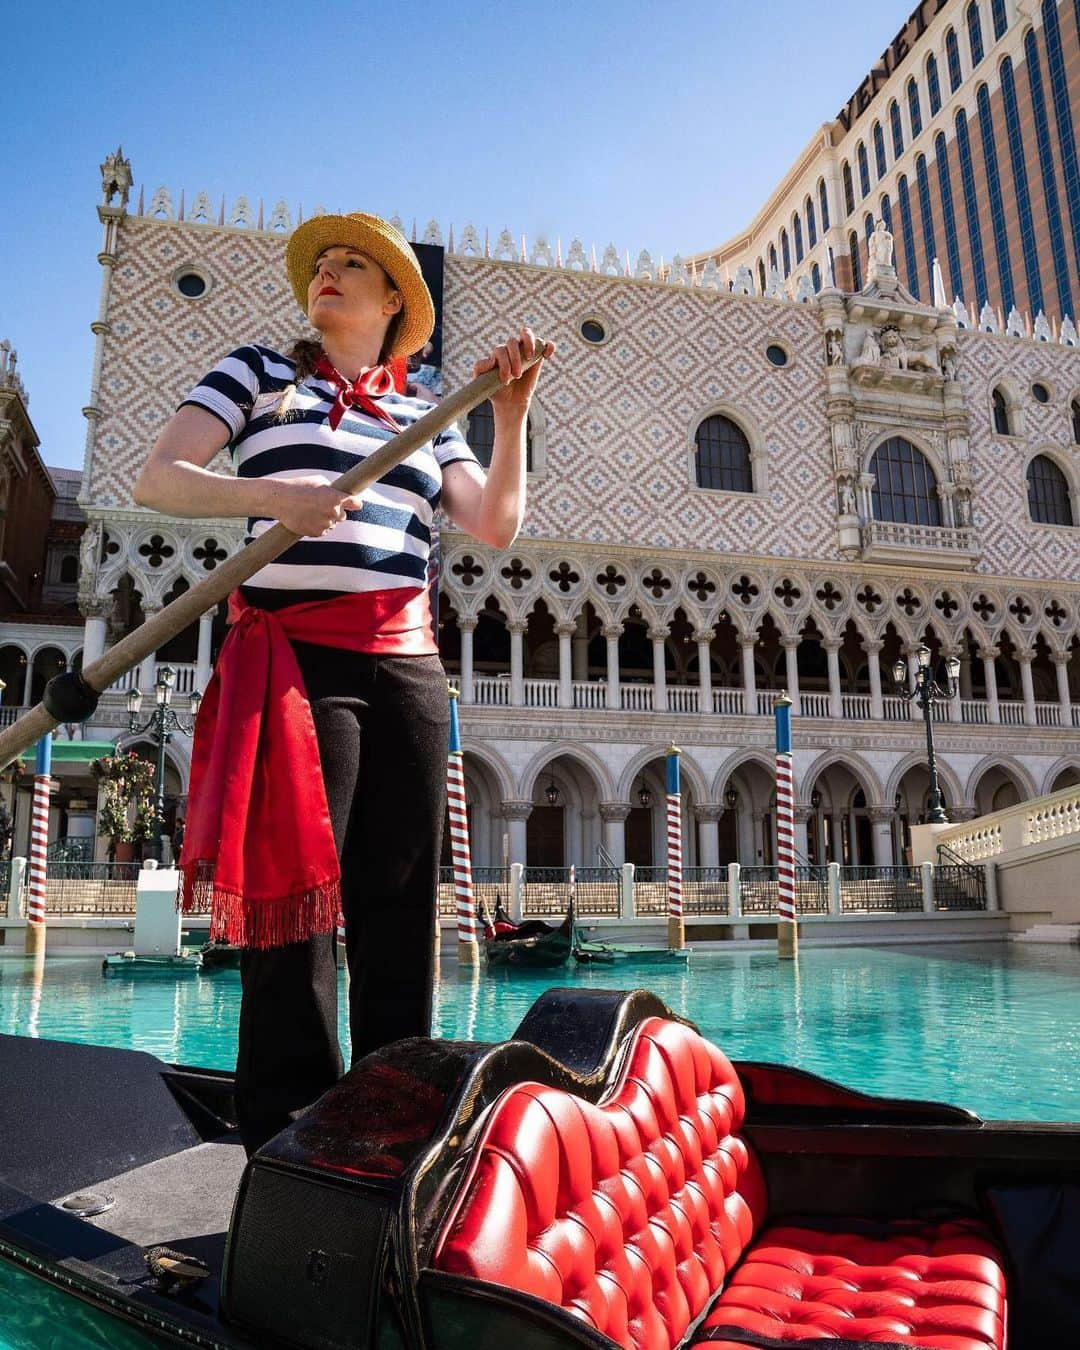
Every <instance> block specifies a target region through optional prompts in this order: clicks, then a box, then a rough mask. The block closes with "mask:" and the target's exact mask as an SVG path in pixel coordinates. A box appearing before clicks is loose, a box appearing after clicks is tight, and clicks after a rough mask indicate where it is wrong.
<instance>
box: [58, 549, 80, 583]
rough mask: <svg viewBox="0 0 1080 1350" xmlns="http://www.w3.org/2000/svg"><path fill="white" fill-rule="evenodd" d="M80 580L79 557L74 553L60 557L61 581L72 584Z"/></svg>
mask: <svg viewBox="0 0 1080 1350" xmlns="http://www.w3.org/2000/svg"><path fill="white" fill-rule="evenodd" d="M78 580H79V559H78V557H77V556H76V555H75V554H74V553H69V554H68V555H67V557H66V558H61V559H60V583H61V585H63V586H72V585H74V584H75V583H76V582H77V581H78Z"/></svg>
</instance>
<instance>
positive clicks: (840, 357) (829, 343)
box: [825, 328, 844, 366]
mask: <svg viewBox="0 0 1080 1350" xmlns="http://www.w3.org/2000/svg"><path fill="white" fill-rule="evenodd" d="M825 347H826V350H827V352H828V355H829V365H830V366H842V365H843V364H844V339H843V336H842V335H841V334H840V333H838V332H837V330H836V329H835V328H832V329H830V330H829V332H828V333H827V334H826V337H825Z"/></svg>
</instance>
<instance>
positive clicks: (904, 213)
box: [896, 174, 919, 300]
mask: <svg viewBox="0 0 1080 1350" xmlns="http://www.w3.org/2000/svg"><path fill="white" fill-rule="evenodd" d="M896 200H897V201H898V202H899V204H900V233H901V234H902V236H903V239H904V259H905V261H906V262H907V284H908V290H909V291H910V292H911V294H912V295H913V296H914V297H915V299H916V300H918V298H919V265H918V262H917V261H916V257H915V230H914V228H913V227H912V224H911V198H910V196H909V195H908V181H907V176H906V175H905V174H901V175H900V181H899V182H898V183H897V185H896ZM897 270H898V271H899V268H898V269H897Z"/></svg>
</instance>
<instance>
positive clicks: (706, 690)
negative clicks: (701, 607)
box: [694, 628, 713, 713]
mask: <svg viewBox="0 0 1080 1350" xmlns="http://www.w3.org/2000/svg"><path fill="white" fill-rule="evenodd" d="M712 639H713V635H712V629H711V628H709V629H704V630H698V631H696V632H695V633H694V641H695V642H696V643H697V662H698V691H699V692H698V699H699V702H700V707H699V709H698V710H699V712H703V713H711V712H712V710H713V706H712V666H711V664H710V661H709V648H710V646H711V644H712Z"/></svg>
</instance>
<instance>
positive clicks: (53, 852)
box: [45, 835, 94, 865]
mask: <svg viewBox="0 0 1080 1350" xmlns="http://www.w3.org/2000/svg"><path fill="white" fill-rule="evenodd" d="M45 856H46V858H47V859H48V862H49V864H50V865H51V864H52V863H53V862H93V860H94V841H93V839H90V838H88V837H87V836H85V835H75V836H69V837H68V838H66V839H54V840H53V841H52V843H51V844H50V845H49V847H48V848H47V850H46V854H45Z"/></svg>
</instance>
